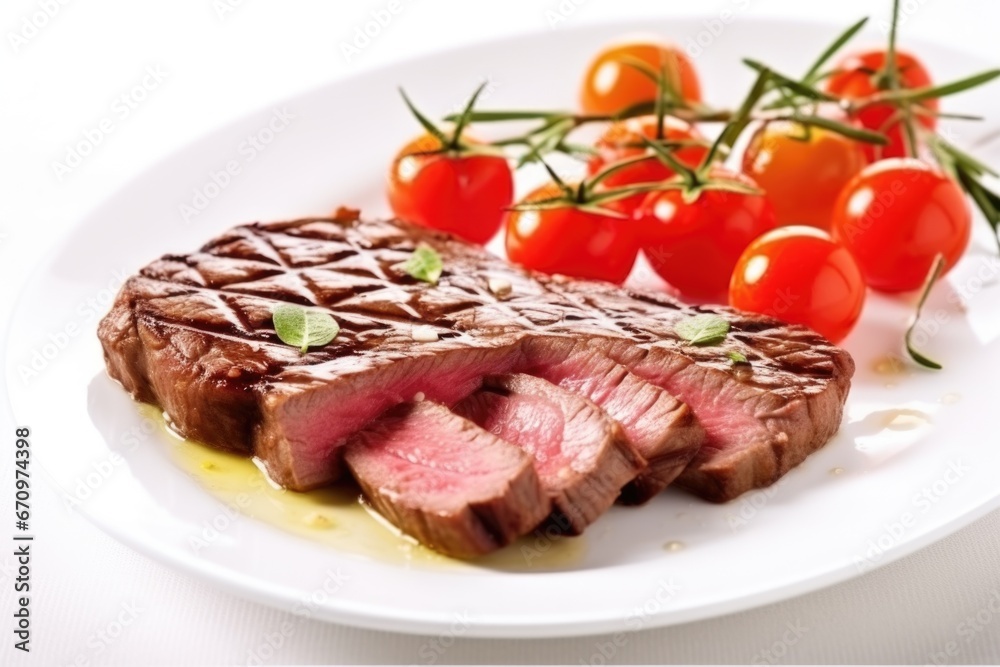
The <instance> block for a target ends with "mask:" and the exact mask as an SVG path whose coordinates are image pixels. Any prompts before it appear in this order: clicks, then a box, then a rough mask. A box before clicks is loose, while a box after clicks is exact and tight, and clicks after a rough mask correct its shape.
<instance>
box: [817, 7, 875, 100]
mask: <svg viewBox="0 0 1000 667" xmlns="http://www.w3.org/2000/svg"><path fill="white" fill-rule="evenodd" d="M867 22H868V17H867V16H866V17H865V18H863V19H861V20H860V21H858V22H857V23H855V24H854V25H852V26H851V27H850V28H848V29H847V30H845V31H844V32H843V33H841V35H840V36H839V37H837V39H836V40H834V42H833V43H832V44H830V46H828V47H826V51H824V52H823V53H822V54H821V55H820V57H819V58H817V59H816V62H814V63H813V64H812V67H810V68H809V71H808V72H806V74H805V76H803V77H802V81H803V82H805V83H807V84H811V83H815V79H816V75H817V74H819V70H820V68H821V67H823V65H825V64H826V61H828V60H829V59H830V58H831V57H833V54H835V53H836V52H837V51H839V50H840V48H841V47H842V46H844V44H846V43H847V42H848V41H850V39H851V38H852V37H854V35H855V34H857V32H858V31H859V30H861V28H863V27H864V25H865V23H867Z"/></svg>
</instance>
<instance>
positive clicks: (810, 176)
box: [743, 121, 867, 230]
mask: <svg viewBox="0 0 1000 667" xmlns="http://www.w3.org/2000/svg"><path fill="white" fill-rule="evenodd" d="M866 163H867V161H866V160H865V155H864V153H863V152H862V149H861V146H860V145H859V144H858V142H856V141H852V140H851V139H848V138H846V137H844V136H842V135H839V134H836V133H835V132H831V131H829V130H824V129H822V128H819V127H813V128H810V129H809V131H808V133H807V132H806V128H804V127H803V126H802V125H799V124H798V123H793V122H788V121H777V122H772V123H768V124H766V125H763V126H761V127H760V128H759V129H758V130H757V131H756V132H754V134H753V136H752V137H751V139H750V143H749V145H748V146H747V149H746V151H745V152H744V154H743V171H744V172H745V173H746V174H748V175H749V176H750V177H751V178H753V179H754V180H755V181H757V184H758V185H760V187H762V188H763V189H764V191H765V192H767V195H768V198H769V199H770V200H771V202H772V203H773V204H774V213H775V216H776V217H777V220H778V224H779V225H812V226H813V227H819V228H820V229H827V230H828V229H830V209H831V208H832V207H833V204H834V202H836V201H837V196H838V195H839V194H840V191H841V190H842V189H843V188H844V186H845V185H847V183H848V181H850V180H851V178H853V177H854V175H855V174H857V173H858V172H859V171H861V170H862V169H863V168H864V166H865V164H866Z"/></svg>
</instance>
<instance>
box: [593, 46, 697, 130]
mask: <svg viewBox="0 0 1000 667" xmlns="http://www.w3.org/2000/svg"><path fill="white" fill-rule="evenodd" d="M629 60H637V61H641V62H643V63H645V64H646V65H648V66H649V67H650V68H652V69H653V70H654V71H656V72H659V71H660V69H661V67H663V66H664V65H666V68H667V74H668V78H669V80H670V82H671V84H672V87H673V89H674V90H675V91H676V92H677V93H678V94H680V96H681V97H682V98H683V99H685V100H688V101H689V102H700V101H701V84H700V83H699V82H698V74H697V72H696V71H695V69H694V65H693V64H692V63H691V60H690V59H689V58H688V57H687V55H685V53H684V52H683V51H682V50H681V49H680V47H678V46H676V45H674V44H670V43H666V42H659V41H656V40H641V41H629V42H625V43H622V44H614V45H609V46H606V47H604V48H603V49H601V51H599V52H598V53H597V55H596V56H595V57H594V59H593V60H592V61H591V62H590V64H589V65H588V66H587V71H586V74H585V75H584V78H583V87H582V88H581V90H580V107H581V108H582V109H583V111H584V112H585V113H592V114H615V113H618V112H619V111H622V110H623V109H626V108H628V107H630V106H633V105H635V104H639V103H640V102H649V101H651V100H654V99H656V82H655V81H653V80H652V79H650V78H649V77H648V76H646V75H645V74H643V73H642V72H641V71H639V70H637V69H636V68H635V67H632V66H630V65H629V64H628V61H629Z"/></svg>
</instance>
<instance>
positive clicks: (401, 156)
mask: <svg viewBox="0 0 1000 667" xmlns="http://www.w3.org/2000/svg"><path fill="white" fill-rule="evenodd" d="M463 142H464V143H470V141H469V140H468V139H467V138H465V139H463ZM440 147H441V143H440V142H439V141H438V140H437V139H436V138H434V137H432V136H430V135H424V136H422V137H419V138H417V139H415V140H414V141H412V142H410V143H409V144H407V145H406V146H404V147H403V149H402V150H400V151H399V153H398V154H397V155H396V157H395V159H394V160H393V161H392V167H391V168H390V171H389V186H388V194H389V205H390V206H391V207H392V210H393V213H395V214H396V216H397V217H399V218H402V219H403V220H407V221H409V222H413V223H416V224H418V225H422V226H424V227H430V228H431V229H439V230H441V231H445V232H450V233H452V234H456V235H458V236H461V237H462V238H465V239H467V240H469V241H472V242H474V243H485V242H487V241H489V240H490V239H491V238H492V237H493V236H494V235H495V234H496V233H497V230H499V229H500V225H501V223H502V222H503V216H504V212H505V209H507V208H509V207H510V204H511V202H512V201H513V199H514V179H513V176H512V174H511V169H510V165H508V164H507V160H506V159H504V158H502V157H494V156H488V155H475V154H463V153H461V152H459V153H452V152H446V153H439V154H432V155H420V154H419V153H422V152H427V151H434V150H437V149H439V148H440Z"/></svg>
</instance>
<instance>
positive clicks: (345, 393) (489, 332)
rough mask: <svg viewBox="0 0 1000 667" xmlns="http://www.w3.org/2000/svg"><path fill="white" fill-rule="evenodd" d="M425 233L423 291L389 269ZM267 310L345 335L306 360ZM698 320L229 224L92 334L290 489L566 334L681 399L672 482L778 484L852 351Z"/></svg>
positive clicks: (315, 236) (320, 223)
mask: <svg viewBox="0 0 1000 667" xmlns="http://www.w3.org/2000/svg"><path fill="white" fill-rule="evenodd" d="M420 244H427V245H430V246H432V247H433V248H435V249H436V250H437V251H438V253H439V254H440V255H441V257H442V259H443V263H444V272H443V274H442V276H441V279H440V280H439V281H438V282H437V283H436V284H434V285H430V284H427V283H423V282H419V281H417V280H415V279H413V278H412V277H410V276H409V275H407V274H406V272H405V271H404V270H403V268H402V267H403V263H404V262H405V261H406V260H407V259H408V258H409V257H410V256H411V255H412V253H413V251H414V249H415V248H416V247H417V246H418V245H420ZM504 283H506V284H507V286H509V289H500V288H498V287H497V286H498V285H503V284H504ZM279 303H295V304H301V305H303V306H315V307H319V308H323V309H327V310H328V311H329V312H331V314H333V315H334V317H335V318H336V319H337V321H338V323H339V324H340V326H341V333H340V335H339V336H338V337H337V338H336V339H335V340H334V341H333V342H331V343H330V344H328V345H326V346H323V347H319V348H311V349H310V350H309V351H308V353H306V354H304V355H303V354H299V352H298V350H297V349H295V348H292V347H290V346H287V345H285V344H283V343H281V341H280V340H279V339H278V338H277V335H276V333H275V331H274V327H273V324H272V321H271V311H272V309H273V308H274V307H275V305H276V304H279ZM705 311H706V309H697V308H689V307H685V306H681V305H679V304H677V303H674V302H672V301H671V300H670V299H669V298H667V297H665V296H663V295H656V294H646V293H641V292H636V291H630V290H624V289H621V288H617V287H614V286H610V285H606V284H604V283H598V282H592V281H573V280H566V279H558V278H547V277H544V276H541V275H538V274H534V273H532V272H529V271H525V270H523V269H519V268H517V267H514V266H511V265H510V264H508V263H506V262H504V261H503V260H500V259H498V258H496V257H494V256H492V255H490V254H488V253H487V252H486V251H485V250H483V249H482V248H480V247H477V246H473V245H470V244H467V243H464V242H462V241H460V240H457V239H454V238H452V237H449V236H447V235H444V234H439V233H436V232H431V231H428V230H425V229H420V228H417V227H414V226H411V225H408V224H406V223H402V222H398V221H362V220H359V219H357V218H356V216H352V215H341V216H338V218H336V219H331V220H326V219H308V220H298V221H293V222H286V223H273V224H266V225H265V224H259V223H258V224H252V225H245V226H240V227H235V228H233V229H231V230H229V231H228V232H226V233H224V234H222V235H221V236H219V237H218V238H216V239H214V240H212V241H210V242H209V243H207V244H206V245H205V246H204V247H203V248H202V250H201V251H200V252H196V253H192V254H188V255H167V256H165V257H163V258H161V259H160V260H157V261H155V262H153V263H152V264H150V265H148V266H146V267H145V268H143V269H142V270H141V271H140V272H139V274H138V275H136V276H133V277H132V278H130V279H129V280H128V281H127V282H126V284H125V285H124V286H123V288H122V290H121V291H120V292H119V294H118V297H117V298H116V301H115V304H114V305H113V306H112V309H111V312H110V313H109V314H108V315H107V316H106V317H105V318H104V320H102V322H101V325H100V328H99V332H98V333H99V336H100V338H101V342H102V344H103V347H104V353H105V358H106V362H107V366H108V370H109V373H110V374H111V375H112V377H114V378H115V379H117V380H119V381H120V382H121V383H122V385H123V386H124V387H125V388H126V389H127V390H128V391H129V392H130V393H131V394H132V395H133V396H134V397H136V398H137V399H139V400H144V401H148V402H153V403H157V404H159V405H160V406H161V407H163V408H164V410H165V411H166V412H167V413H168V414H169V416H170V417H171V419H172V420H173V421H174V424H175V426H176V427H177V429H178V430H179V431H180V432H182V433H183V434H185V435H187V436H189V437H193V438H197V439H199V440H202V441H204V442H206V443H207V444H210V445H214V446H217V447H224V448H229V449H236V450H239V451H244V452H247V453H253V454H254V455H256V456H258V457H260V458H261V459H262V460H263V461H264V462H265V464H266V466H267V469H268V471H269V473H270V474H271V476H272V477H273V478H274V479H275V481H277V482H279V483H280V484H282V485H284V486H286V487H289V488H292V489H296V490H302V489H308V488H313V487H316V486H321V485H323V484H328V483H330V482H332V481H333V480H335V479H336V478H337V475H338V474H339V459H340V455H341V453H342V452H341V448H342V446H343V444H344V443H345V442H346V441H347V439H348V438H349V437H350V436H351V435H352V434H353V433H354V432H355V431H357V430H358V429H359V428H361V427H363V426H364V425H365V424H367V423H369V422H370V421H372V420H373V419H375V418H376V417H377V416H378V415H380V414H381V413H382V412H384V411H385V410H387V409H389V408H391V407H392V406H394V405H398V404H400V403H403V402H406V401H410V400H412V399H413V398H414V397H415V396H416V395H418V394H421V393H422V394H424V395H425V396H426V397H427V398H428V399H432V400H435V401H438V402H441V403H444V404H447V405H451V404H454V403H455V402H457V401H459V400H461V399H462V398H464V397H465V396H467V395H469V394H470V393H472V392H473V391H475V390H476V389H477V388H478V387H479V385H480V382H481V379H482V377H484V376H486V375H492V374H503V373H509V372H512V371H516V370H519V369H530V368H531V367H533V366H535V365H537V363H538V359H539V358H542V357H544V356H546V353H545V350H546V348H548V347H550V346H551V347H552V350H553V351H552V353H551V356H553V357H555V358H558V357H559V356H560V354H561V352H560V351H559V349H561V348H562V346H564V345H566V342H565V341H566V340H571V341H573V342H574V343H575V344H577V345H584V344H585V345H586V346H588V347H593V348H594V349H595V350H598V351H600V352H601V354H602V355H605V356H607V357H609V358H611V359H612V360H614V361H615V362H616V363H619V364H621V365H623V366H625V367H626V368H628V369H629V370H630V371H631V372H632V373H633V374H634V375H636V376H638V377H640V378H642V379H644V380H646V381H647V382H649V383H652V384H655V385H657V386H659V387H661V388H663V389H665V390H666V391H668V392H669V393H671V394H673V395H674V396H676V397H677V398H679V399H681V400H682V401H684V402H685V403H687V404H688V405H689V406H690V408H691V410H692V411H693V412H694V414H695V417H696V418H697V419H698V421H699V422H700V424H701V425H702V426H703V427H704V429H705V431H706V432H707V436H706V437H707V443H706V447H703V448H702V449H701V450H700V451H699V453H698V454H697V456H696V459H695V460H694V461H693V463H692V464H691V465H690V466H689V467H688V468H687V471H686V472H685V473H684V474H683V475H682V479H683V481H684V483H685V484H686V485H687V487H688V488H691V489H693V490H694V491H695V492H697V493H699V494H701V495H703V496H706V497H709V498H712V499H714V500H724V499H727V498H731V497H733V496H735V495H738V494H739V493H742V492H743V491H746V490H749V489H750V488H753V487H754V486H759V485H764V484H769V483H771V482H773V481H774V480H775V479H777V477H778V476H779V475H781V474H782V473H784V472H785V471H787V470H788V469H789V468H790V467H791V466H792V465H794V464H795V463H797V462H798V461H800V460H801V459H802V458H803V457H805V456H806V455H807V454H808V453H809V452H810V451H812V450H813V449H815V448H817V447H819V446H821V445H822V444H823V443H824V442H825V441H826V440H827V439H828V438H829V436H830V435H831V434H832V433H834V432H835V431H836V430H837V428H838V426H839V423H840V417H841V411H842V408H843V402H844V400H845V397H846V395H847V390H848V388H849V384H850V376H851V373H852V372H853V362H852V361H851V359H850V357H849V355H848V354H847V353H846V352H845V351H843V350H841V349H838V348H836V347H834V346H833V345H831V344H830V343H829V342H828V341H826V340H825V339H823V338H822V337H821V336H819V335H817V334H815V333H812V332H810V331H808V330H807V329H804V328H802V327H796V326H787V325H783V324H781V323H780V322H778V321H777V320H774V319H772V318H768V317H763V316H758V315H746V314H741V313H736V312H734V311H731V310H728V309H719V310H717V311H712V312H718V313H719V314H720V316H722V317H724V318H726V319H727V320H728V321H730V323H731V325H732V333H731V334H730V335H729V336H728V338H727V339H726V341H725V342H724V343H723V344H721V345H718V346H714V347H704V348H697V347H691V346H689V345H686V344H685V343H684V341H682V340H679V339H678V337H677V336H676V334H675V333H674V331H673V327H674V325H675V324H676V322H677V321H678V320H679V319H681V318H683V317H687V316H689V315H692V314H696V313H699V312H705ZM556 348H559V349H556ZM539 350H541V352H540V351H539ZM727 352H741V353H743V354H745V355H746V356H747V357H748V358H749V359H750V361H751V363H752V366H751V368H750V369H746V368H744V367H735V366H733V365H732V364H731V363H730V361H729V359H728V358H727V357H726V353H727ZM584 356H585V355H584ZM592 358H593V359H600V358H601V357H600V356H594V357H592ZM580 372H581V373H583V374H585V373H586V372H587V371H586V369H584V370H582V371H580ZM594 372H595V373H597V372H599V371H598V370H595V371H594ZM624 421H626V422H627V421H628V420H624ZM667 428H671V427H670V426H669V425H668V426H667Z"/></svg>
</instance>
